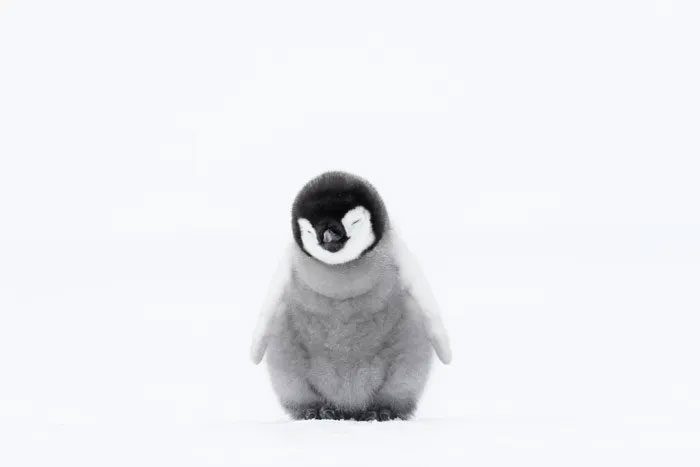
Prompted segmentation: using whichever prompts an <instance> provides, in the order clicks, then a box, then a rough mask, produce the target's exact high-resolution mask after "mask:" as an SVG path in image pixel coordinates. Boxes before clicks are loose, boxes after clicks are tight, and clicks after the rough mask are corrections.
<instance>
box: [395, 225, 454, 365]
mask: <svg viewBox="0 0 700 467" xmlns="http://www.w3.org/2000/svg"><path fill="white" fill-rule="evenodd" d="M393 240H394V241H393V242H392V243H393V245H394V258H395V260H396V263H397V266H398V268H399V277H400V280H401V282H402V284H403V287H404V289H405V290H406V292H407V293H408V298H407V300H406V303H407V305H408V306H409V307H411V308H413V309H414V310H416V311H417V312H418V314H419V315H420V316H422V318H423V325H424V326H425V331H426V332H427V334H428V339H429V340H430V343H431V344H432V345H433V348H434V349H435V353H436V354H437V356H438V358H439V359H440V361H441V362H442V363H444V364H448V363H450V361H452V350H451V349H450V340H449V338H448V337H447V331H446V330H445V325H444V324H443V323H442V318H441V317H440V308H439V306H438V304H437V301H436V300H435V296H434V295H433V291H432V289H431V288H430V284H428V281H427V279H426V278H425V275H424V274H423V271H422V270H421V268H420V266H419V265H418V261H417V260H416V257H415V256H414V255H413V253H411V251H410V250H409V249H408V247H407V246H406V244H405V243H404V242H403V240H402V239H401V238H400V237H399V236H398V235H397V234H396V232H394V239H393Z"/></svg>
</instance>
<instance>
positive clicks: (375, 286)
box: [251, 172, 452, 420]
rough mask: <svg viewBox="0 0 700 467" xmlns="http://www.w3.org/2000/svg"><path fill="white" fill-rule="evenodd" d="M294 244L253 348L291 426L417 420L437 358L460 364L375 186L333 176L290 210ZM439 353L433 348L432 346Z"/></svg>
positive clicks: (307, 189) (309, 188)
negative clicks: (293, 423)
mask: <svg viewBox="0 0 700 467" xmlns="http://www.w3.org/2000/svg"><path fill="white" fill-rule="evenodd" d="M292 233H293V236H294V242H293V243H291V245H290V247H289V248H288V250H287V253H286V255H285V256H284V258H283V260H282V261H281V264H280V267H279V268H278V271H277V273H276V274H275V277H274V279H273V281H272V284H271V287H270V292H269V295H268V298H267V302H266V303H265V305H264V307H263V310H262V313H261V315H260V318H259V322H258V327H257V329H256V333H255V337H254V339H253V344H252V347H251V357H252V360H253V362H254V363H256V364H257V363H259V362H260V361H261V360H262V358H263V356H264V355H265V353H267V359H266V360H267V366H268V369H269V373H270V377H271V381H272V385H273V388H274V390H275V392H276V394H277V396H278V397H279V400H280V402H281V404H282V407H283V408H284V409H285V410H286V411H287V412H288V413H289V415H290V416H291V417H292V418H294V419H312V418H323V419H355V420H389V419H394V418H400V419H407V418H410V417H411V416H412V415H413V413H414V411H415V408H416V403H417V401H418V399H419V397H420V395H421V393H422V391H423V388H424V386H425V383H426V381H427V378H428V373H429V370H430V365H431V360H432V351H433V349H434V350H435V352H436V353H437V355H438V357H439V358H440V360H441V361H442V362H443V363H445V364H447V363H449V362H450V360H451V358H452V356H451V351H450V346H449V342H448V338H447V333H446V332H445V329H444V326H443V324H442V320H441V318H440V314H439V310H438V307H437V304H436V302H435V299H434V298H433V294H432V292H431V290H430V287H429V285H428V284H427V282H426V280H425V278H424V276H423V274H422V272H421V270H420V268H419V267H418V266H417V264H416V261H415V259H414V258H413V256H412V255H411V254H410V252H409V251H408V249H407V248H406V246H405V245H404V243H403V242H402V241H401V240H400V238H399V237H398V235H397V234H396V232H395V231H394V230H393V229H392V228H391V226H390V223H389V218H388V215H387V211H386V208H385V206H384V203H383V201H382V199H381V197H380V196H379V193H378V192H377V190H376V189H375V188H374V187H373V186H372V185H370V184H369V183H368V182H367V181H365V180H363V179H362V178H359V177H357V176H354V175H351V174H349V173H345V172H327V173H324V174H322V175H320V176H318V177H316V178H314V179H313V180H311V181H310V182H308V183H307V184H306V185H305V186H304V187H303V188H302V190H301V191H300V192H299V194H298V195H297V197H296V199H295V200H294V204H293V206H292ZM431 347H432V348H431Z"/></svg>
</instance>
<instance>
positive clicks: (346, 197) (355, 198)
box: [292, 172, 387, 264]
mask: <svg viewBox="0 0 700 467" xmlns="http://www.w3.org/2000/svg"><path fill="white" fill-rule="evenodd" d="M386 227H387V213H386V208H385V207H384V202H383V201H382V199H381V197H380V196H379V193H378V192H377V190H376V189H375V188H374V187H373V186H372V185H370V183H369V182H367V181H366V180H364V179H362V178H360V177H357V176H355V175H352V174H349V173H346V172H326V173H324V174H321V175H319V176H318V177H316V178H314V179H313V180H311V181H309V182H308V183H307V184H306V185H304V187H303V188H302V189H301V191H300V192H299V194H298V195H297V197H296V199H295V200H294V204H293V205H292V231H293V233H294V239H295V241H296V242H297V244H298V245H299V247H301V249H302V250H303V251H304V252H306V254H308V255H310V256H313V257H316V258H317V259H319V260H321V261H324V262H326V263H329V264H340V263H344V262H347V261H350V260H352V259H355V258H357V257H359V256H361V255H362V254H364V253H365V252H367V251H369V250H371V249H372V248H374V246H375V245H376V244H377V242H379V240H381V238H382V236H383V235H384V231H385V229H386Z"/></svg>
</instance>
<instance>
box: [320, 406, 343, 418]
mask: <svg viewBox="0 0 700 467" xmlns="http://www.w3.org/2000/svg"><path fill="white" fill-rule="evenodd" d="M318 418H320V419H322V420H339V419H340V418H342V417H341V416H340V412H339V411H338V410H336V409H334V408H333V407H330V406H327V405H324V406H323V407H321V409H320V410H319V411H318Z"/></svg>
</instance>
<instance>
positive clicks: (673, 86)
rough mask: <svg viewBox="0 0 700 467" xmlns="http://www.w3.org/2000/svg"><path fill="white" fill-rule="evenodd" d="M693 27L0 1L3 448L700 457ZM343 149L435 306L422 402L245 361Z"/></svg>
mask: <svg viewBox="0 0 700 467" xmlns="http://www.w3.org/2000/svg"><path fill="white" fill-rule="evenodd" d="M698 23H700V17H699V6H698V4H697V2H682V1H671V0H658V1H648V2H638V1H632V0H629V1H628V0H591V1H587V2H555V1H547V0H534V1H530V2H522V1H519V0H518V1H516V0H503V1H499V0H493V1H484V2H478V1H472V2H446V3H445V2H416V3H411V2H397V3H388V2H380V1H373V2H361V1H358V2H351V3H343V4H341V3H333V2H317V3H313V4H308V3H306V2H303V1H299V2H298V1H294V2H290V1H284V2H273V3H270V2H264V1H260V2H258V1H256V2H233V1H229V0H226V1H224V0H220V1H218V0H203V1H190V2H187V1H182V2H173V1H161V0H138V1H137V0H124V1H120V2H95V1H89V0H84V1H79V0H66V1H48V0H47V1H33V0H26V1H17V0H4V1H0V465H1V466H3V467H4V466H8V467H15V466H23V465H27V466H64V465H65V466H70V467H76V466H91V467H94V466H109V465H120V466H122V465H128V466H159V465H167V466H206V465H278V466H279V465H290V466H292V465H304V466H306V465H335V464H338V465H358V464H361V465H380V464H385V465H386V464H390V465H394V464H397V465H421V466H425V465H430V466H436V467H437V466H448V465H460V466H464V465H467V466H470V465H536V466H542V465H551V466H558V467H561V466H569V465H596V466H600V465H610V466H621V465H634V466H638V465H658V466H683V465H688V466H697V465H700V371H699V365H698V357H699V356H700V339H698V331H699V330H700V293H698V290H699V289H698V285H699V284H700V209H698V200H700V184H698V174H699V173H700V162H699V159H698V154H700V139H698V128H700V121H699V120H698V109H700V87H699V86H698V85H697V83H700V67H698V66H697V56H698V54H697V44H700V29H698V27H697V25H698ZM327 169H344V170H348V171H351V172H356V173H358V174H360V175H362V176H364V177H366V178H368V179H369V180H372V181H373V182H374V183H375V184H376V185H377V187H378V188H379V190H380V192H381V193H382V194H383V196H384V198H385V201H386V204H387V207H388V209H389V212H390V215H391V217H392V220H393V221H395V222H396V223H397V224H398V225H399V227H400V229H401V233H402V236H403V238H404V239H405V240H406V242H407V244H408V246H409V247H410V248H411V250H412V251H413V252H414V253H415V254H416V256H417V257H418V258H419V259H420V261H421V263H422V265H423V267H424V270H425V273H426V277H427V278H428V280H429V281H430V283H431V285H432V286H433V289H434V292H435V295H436V298H437V300H438V302H439V303H440V304H441V305H442V309H443V316H444V320H445V324H446V326H447V329H448V331H449V333H450V337H451V341H452V347H453V354H454V358H453V363H452V364H451V365H449V366H443V365H440V364H439V363H437V361H436V365H435V367H434V369H433V374H432V377H431V379H430V381H429V384H428V387H427V389H426V391H425V394H424V397H423V399H422V401H421V403H420V406H419V411H418V414H417V418H416V420H414V421H411V422H406V423H400V422H392V423H386V424H379V423H371V424H358V423H340V422H294V423H293V422H289V421H286V418H285V416H284V414H283V413H282V411H281V409H280V408H279V405H278V404H277V401H276V400H275V396H274V394H273V393H272V390H271V388H270V385H269V381H268V376H267V374H266V370H265V368H264V366H254V365H252V364H251V363H250V361H249V359H248V348H249V345H250V338H251V335H252V332H253V329H254V325H255V321H256V318H257V313H258V311H259V309H260V306H261V304H262V301H263V299H264V297H265V293H266V289H267V284H268V281H269V280H270V278H271V275H272V272H273V270H274V268H275V265H276V262H277V259H278V258H279V255H280V254H281V253H282V250H283V248H284V245H286V244H287V243H288V242H289V239H290V234H289V219H288V214H289V207H290V203H291V201H292V199H293V196H294V194H295V193H296V191H297V190H298V189H299V187H300V186H301V185H302V184H303V183H304V182H305V181H306V180H308V179H309V178H311V177H312V176H314V175H316V174H318V173H319V172H321V171H323V170H327ZM417 212H419V213H421V215H420V216H416V215H415V213H417Z"/></svg>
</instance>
